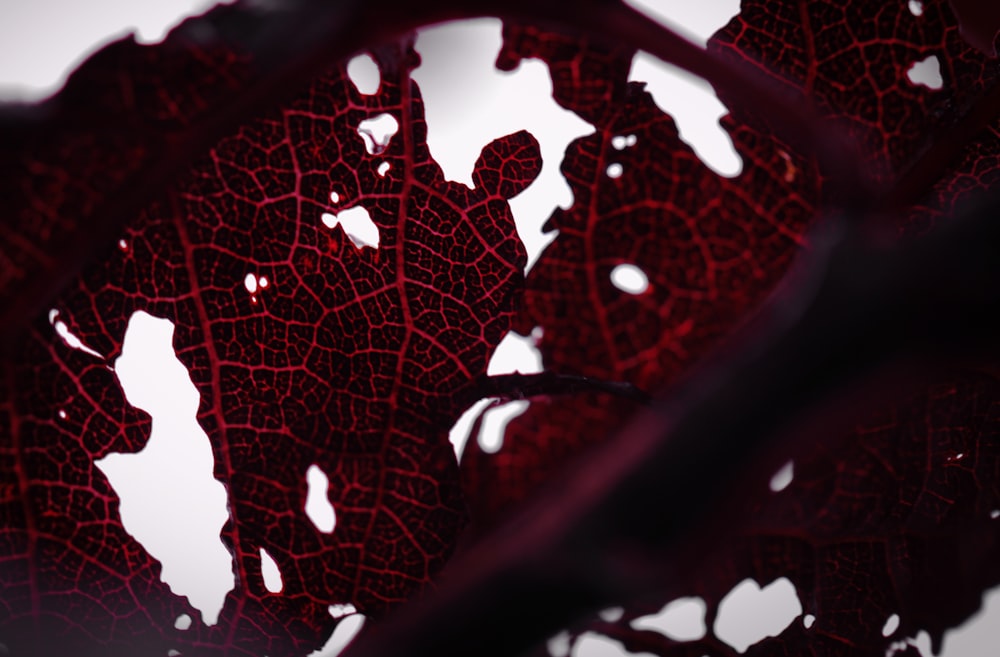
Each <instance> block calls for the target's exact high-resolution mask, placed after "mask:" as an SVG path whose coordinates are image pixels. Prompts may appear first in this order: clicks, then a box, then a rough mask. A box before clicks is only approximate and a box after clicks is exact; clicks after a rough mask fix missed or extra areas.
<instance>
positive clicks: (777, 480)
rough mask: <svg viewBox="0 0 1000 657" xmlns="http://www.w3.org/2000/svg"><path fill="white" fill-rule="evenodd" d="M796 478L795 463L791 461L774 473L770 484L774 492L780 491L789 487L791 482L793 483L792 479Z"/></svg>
mask: <svg viewBox="0 0 1000 657" xmlns="http://www.w3.org/2000/svg"><path fill="white" fill-rule="evenodd" d="M794 478H795V463H794V462H793V461H789V462H788V463H786V464H785V465H783V466H781V469H780V470H778V471H777V472H775V473H774V476H773V477H771V481H770V483H769V486H770V488H771V492H772V493H780V492H781V491H783V490H785V489H786V488H788V486H789V484H791V483H792V479H794Z"/></svg>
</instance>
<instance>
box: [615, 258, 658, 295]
mask: <svg viewBox="0 0 1000 657" xmlns="http://www.w3.org/2000/svg"><path fill="white" fill-rule="evenodd" d="M611 284H612V285H614V286H615V287H616V288H618V289H619V290H621V291H622V292H625V293H627V294H642V293H643V292H645V291H646V290H648V289H649V277H647V276H646V272H644V271H642V270H641V269H639V268H638V267H636V266H635V265H629V264H624V265H618V266H617V267H615V268H614V269H612V270H611Z"/></svg>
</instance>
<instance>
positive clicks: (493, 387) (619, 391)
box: [474, 372, 651, 404]
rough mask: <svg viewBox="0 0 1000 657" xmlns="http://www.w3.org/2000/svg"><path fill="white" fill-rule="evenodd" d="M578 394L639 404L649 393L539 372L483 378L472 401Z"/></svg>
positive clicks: (646, 400)
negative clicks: (606, 397) (600, 395)
mask: <svg viewBox="0 0 1000 657" xmlns="http://www.w3.org/2000/svg"><path fill="white" fill-rule="evenodd" d="M581 392H604V393H608V394H611V395H615V396H617V397H623V398H625V399H631V400H632V401H635V402H638V403H640V404H649V402H650V399H651V398H650V396H649V393H647V392H645V391H643V390H640V389H639V388H637V387H635V386H634V385H632V384H631V383H629V382H628V381H601V380H599V379H594V378H592V377H588V376H580V375H577V374H559V373H558V372H539V373H538V374H521V373H520V372H515V373H514V374H500V375H496V376H483V377H480V378H479V380H478V381H476V385H475V387H474V394H475V397H476V399H483V398H485V397H500V398H501V399H505V400H511V399H527V398H529V397H537V396H540V395H572V394H578V393H581Z"/></svg>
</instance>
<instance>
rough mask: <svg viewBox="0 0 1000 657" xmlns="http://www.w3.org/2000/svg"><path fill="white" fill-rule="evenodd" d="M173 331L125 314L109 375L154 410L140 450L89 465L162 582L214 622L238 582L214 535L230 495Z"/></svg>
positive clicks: (139, 404) (165, 323)
mask: <svg viewBox="0 0 1000 657" xmlns="http://www.w3.org/2000/svg"><path fill="white" fill-rule="evenodd" d="M173 334H174V325H173V323H172V322H170V321H169V320H166V319H160V318H157V317H153V316H152V315H149V314H147V313H145V312H142V311H139V312H136V313H134V314H133V315H132V317H131V318H129V322H128V326H127V328H126V330H125V339H124V342H123V344H122V355H121V356H120V357H119V358H118V359H117V360H116V361H115V363H114V369H115V374H116V375H117V377H118V382H119V384H120V385H121V387H122V390H123V391H124V393H125V398H126V399H127V400H128V402H129V403H130V404H132V405H133V406H135V407H136V408H139V409H141V410H144V411H146V412H147V413H149V414H150V416H152V430H151V431H150V435H149V441H148V442H147V443H146V446H145V447H144V448H143V449H142V450H141V451H139V452H137V453H134V454H124V453H117V452H112V453H111V454H108V455H107V456H105V457H104V458H102V459H98V460H97V461H95V462H94V464H95V465H96V466H97V467H98V468H100V470H101V472H103V473H104V475H105V476H106V477H107V478H108V481H109V483H110V484H111V486H112V488H114V490H115V493H116V494H117V495H118V498H119V499H120V500H121V505H120V513H121V518H122V524H123V525H124V526H125V529H126V531H128V532H129V533H130V534H132V536H134V537H135V539H136V540H137V541H138V542H139V543H140V544H141V545H142V546H143V548H145V549H146V551H147V552H149V554H150V555H152V557H153V558H155V559H156V560H158V561H159V562H160V563H161V564H163V571H162V573H161V578H162V579H163V581H164V582H165V583H166V584H167V585H168V586H169V587H170V590H171V591H173V592H174V593H175V594H176V595H179V596H184V597H186V598H187V599H188V600H189V601H190V603H191V605H192V606H193V607H194V608H196V609H198V610H199V611H200V612H201V618H202V621H203V622H204V623H205V624H206V625H214V624H215V623H216V622H217V621H218V617H219V612H220V611H221V610H222V605H223V603H224V602H225V597H226V594H227V593H228V592H229V591H231V590H232V589H233V587H234V586H235V584H236V580H235V577H234V575H233V558H232V555H231V554H230V553H229V550H227V549H226V546H225V545H224V544H223V543H222V540H221V539H220V538H219V533H220V531H221V530H222V526H223V524H224V523H225V522H226V521H227V520H228V519H229V511H228V500H227V496H226V489H225V487H224V486H223V485H222V484H221V483H220V482H219V481H217V480H216V479H215V478H214V475H213V470H214V467H215V458H214V456H213V454H212V445H211V442H209V439H208V436H207V435H206V434H205V432H204V431H203V430H202V428H201V426H200V425H199V424H198V421H197V418H196V414H197V411H198V404H199V401H200V397H199V395H198V390H197V389H196V388H195V387H194V384H193V383H191V377H190V375H189V374H188V371H187V369H185V367H184V365H183V364H182V363H181V362H180V361H179V360H178V359H177V356H176V354H175V353H174V349H173Z"/></svg>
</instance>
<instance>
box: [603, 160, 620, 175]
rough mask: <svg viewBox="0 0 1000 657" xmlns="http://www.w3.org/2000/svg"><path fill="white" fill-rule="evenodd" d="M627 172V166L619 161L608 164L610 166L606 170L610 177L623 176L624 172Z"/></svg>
mask: <svg viewBox="0 0 1000 657" xmlns="http://www.w3.org/2000/svg"><path fill="white" fill-rule="evenodd" d="M624 172H625V167H623V166H622V165H621V164H619V163H618V162H613V163H612V164H609V165H608V168H607V169H605V170H604V173H606V174H607V175H608V178H621V177H622V174H623V173H624Z"/></svg>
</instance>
